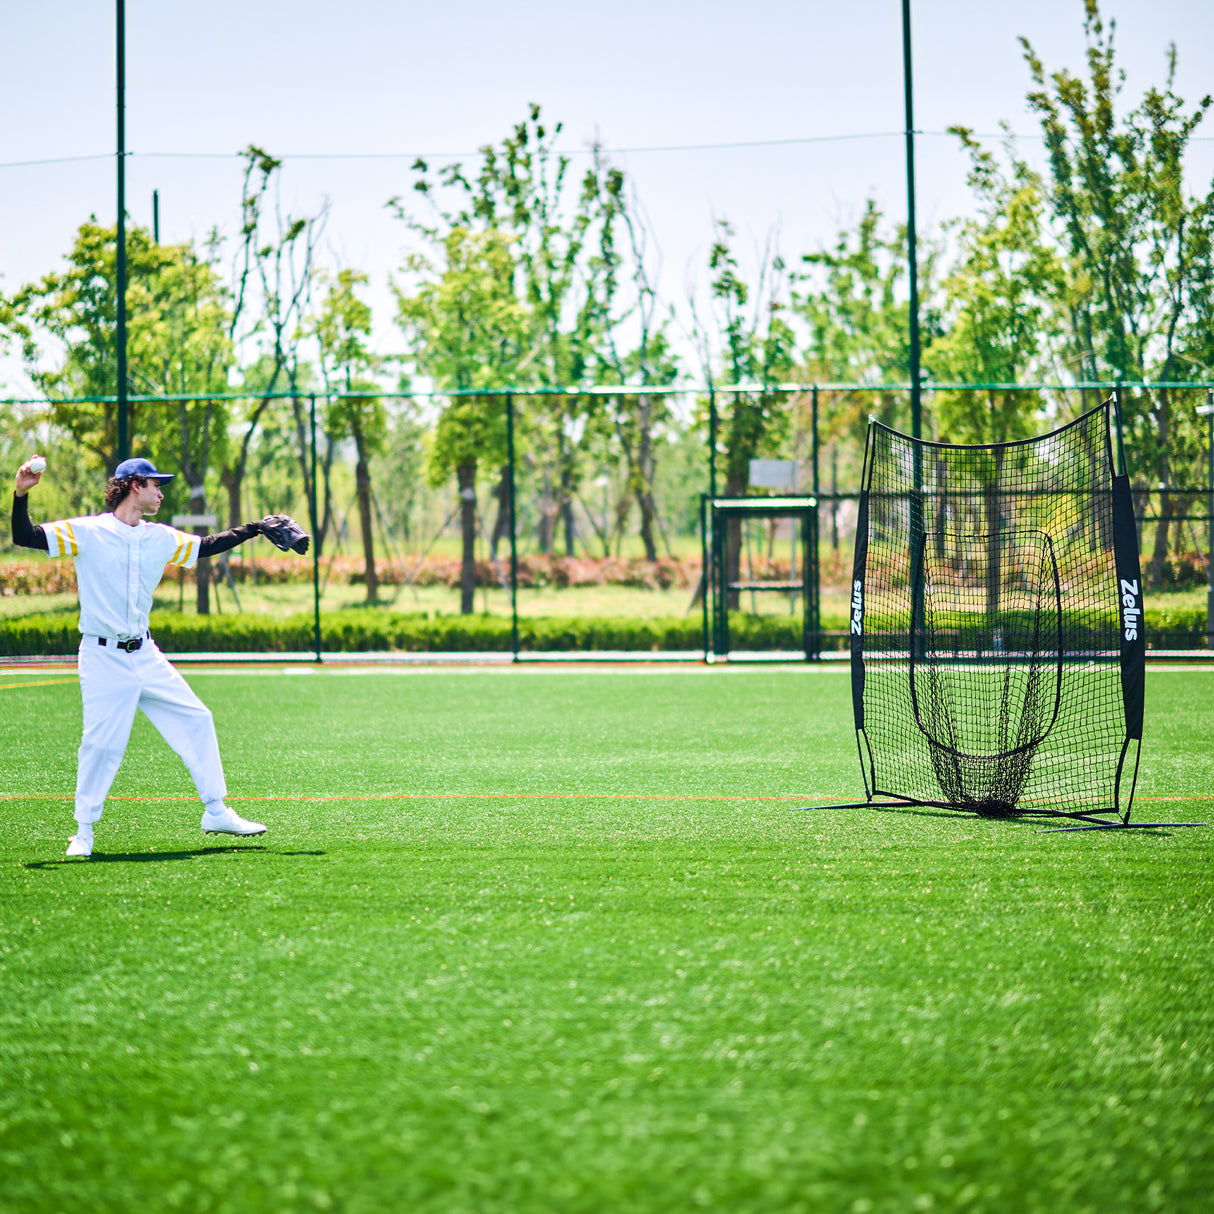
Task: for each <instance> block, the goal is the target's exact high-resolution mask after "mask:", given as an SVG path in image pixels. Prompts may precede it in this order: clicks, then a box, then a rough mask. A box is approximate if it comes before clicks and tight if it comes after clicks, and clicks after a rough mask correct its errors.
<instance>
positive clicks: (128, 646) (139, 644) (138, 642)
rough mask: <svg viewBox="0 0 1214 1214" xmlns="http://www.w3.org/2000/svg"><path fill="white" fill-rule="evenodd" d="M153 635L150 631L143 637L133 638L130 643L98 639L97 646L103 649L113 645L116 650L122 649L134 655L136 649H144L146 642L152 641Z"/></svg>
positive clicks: (105, 638)
mask: <svg viewBox="0 0 1214 1214" xmlns="http://www.w3.org/2000/svg"><path fill="white" fill-rule="evenodd" d="M151 639H152V634H151V632H150V631H148V632H145V633H144V634H143V636H141V637H132V638H131V639H130V640H129V641H117V640H114V638H113V637H98V638H97V644H98V645H100V646H101V647H102V648H103V649H104V648H105V647H106V646H107V645H113V646H114V648H115V649H121V650H123V651H124V652H125V653H134V652H135V650H136V649H142V648H143V642H144V641H150V640H151Z"/></svg>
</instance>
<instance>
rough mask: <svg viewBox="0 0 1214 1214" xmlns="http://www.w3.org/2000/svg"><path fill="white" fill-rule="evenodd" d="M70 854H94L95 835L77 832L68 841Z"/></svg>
mask: <svg viewBox="0 0 1214 1214" xmlns="http://www.w3.org/2000/svg"><path fill="white" fill-rule="evenodd" d="M67 854H68V855H69V856H85V857H88V856H91V855H92V854H93V836H92V835H91V834H88V835H84V834H75V835H73V836H72V837H71V838H70V839H69V840H68V841H67Z"/></svg>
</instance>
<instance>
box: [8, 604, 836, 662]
mask: <svg viewBox="0 0 1214 1214" xmlns="http://www.w3.org/2000/svg"><path fill="white" fill-rule="evenodd" d="M832 626H833V627H834V629H835V630H837V631H839V632H840V633H841V632H842V630H843V626H844V625H843V621H841V620H839V621H834V622H833V624H832V622H829V621H828V627H832ZM313 629H314V624H313V617H312V615H311V614H310V613H301V614H298V615H290V616H285V617H274V616H261V615H213V616H210V617H205V618H202V617H199V616H196V615H183V614H178V613H176V612H158V613H157V614H156V615H155V616H153V618H152V632H153V635H154V636H155V637H156V640H157V643H158V644H159V645H160V647H161V648H162V649H163V650H164V651H165V652H166V653H298V652H301V651H302V652H308V651H311V650H312V649H313V648H314V646H315V633H314V631H313ZM731 635H732V637H733V639H734V641H735V643H737V644H738V646H739V647H742V648H756V649H788V650H797V649H800V647H801V634H800V621H799V619H797V618H795V617H785V616H770V617H746V616H743V617H740V618H739V620H738V621H737V623H736V626H735V627H733V629H732V633H731ZM320 636H321V648H322V649H323V650H325V651H327V652H331V653H369V652H400V653H501V652H508V651H509V649H510V621H509V619H505V618H503V617H501V616H480V615H470V616H437V617H433V618H431V617H428V616H426V615H424V614H420V613H419V614H400V613H392V612H376V611H344V612H332V613H326V614H322V615H321V621H320ZM79 640H80V637H79V633H78V632H77V630H76V618H75V616H74V615H70V616H69V615H53V616H51V615H40V616H27V617H25V618H23V619H17V620H6V621H2V622H0V654H3V655H6V656H36V655H44V654H45V655H52V654H71V653H74V652H75V651H76V648H77V646H78V644H79ZM841 640H842V638H840V644H841ZM519 645H520V648H521V649H523V650H526V651H529V652H566V653H569V652H578V651H586V652H595V651H603V650H622V651H626V652H657V651H661V650H688V651H690V650H697V649H700V648H701V647H702V646H703V632H702V627H701V620H700V616H699V614H698V613H697V614H695V615H692V616H688V617H686V618H668V619H652V620H633V619H617V618H592V617H571V618H560V617H547V618H526V619H521V620H520V621H519Z"/></svg>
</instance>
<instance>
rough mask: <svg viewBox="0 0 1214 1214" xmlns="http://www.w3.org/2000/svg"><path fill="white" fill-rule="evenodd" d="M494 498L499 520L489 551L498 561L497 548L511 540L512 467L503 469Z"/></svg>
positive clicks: (490, 540) (496, 522)
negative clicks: (508, 539) (505, 540)
mask: <svg viewBox="0 0 1214 1214" xmlns="http://www.w3.org/2000/svg"><path fill="white" fill-rule="evenodd" d="M493 496H494V497H495V498H497V518H496V519H495V520H494V523H493V534H492V535H491V536H490V537H489V551H490V552H491V553H492V555H493V558H494V559H495V560H496V559H497V548H498V545H499V544H500V543H501V542H502V540H504V539H507V538H509V535H510V465H509V464H506V465H505V466H504V467H503V468H502V473H501V477H500V478H499V479H498V482H497V488H496V489H494V490H493Z"/></svg>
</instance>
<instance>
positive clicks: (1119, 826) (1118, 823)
mask: <svg viewBox="0 0 1214 1214" xmlns="http://www.w3.org/2000/svg"><path fill="white" fill-rule="evenodd" d="M876 795H877V796H879V797H892V798H894V799H893V800H889V801H877V800H871V799H870V800H868V801H847V802H842V803H840V804H837V805H797V806H795V807H794V812H797V813H799V812H803V811H806V810H811V809H947V810H951V811H952V812H953V813H956V814H962V815H967V816H969V817H973V818H980V817H982V816H983V815H981V814H976V813H974V812H973V811H972V810H969V809H966V808H965V807H964V806H962V805H954V804H953V803H952V802H950V801H923V800H919V799H918V798H913V797H900V796H898V794H897V793H887V792H878V793H877V794H876ZM1116 813H1117V810H1115V809H1112V808H1109V809H1089V810H1067V809H1035V808H1032V807H1028V808H1024V809H1017V810H1016V812H1015V813H1012V814H1006V815H1000V817H998V818H996V817H994V816H992V817H990V818H989V819H987V820H988V821H1000V820H1002V821H1014V820H1015V819H1017V818H1024V817H1029V816H1032V815H1035V816H1037V817H1045V818H1067V819H1070V820H1072V821H1075V822H1078V823H1081V825H1076V826H1051V827H1046V828H1044V829H1042V830H1040V831H1038V832H1037V833H1038V834H1043V835H1046V834H1056V833H1058V832H1059V831H1067V830H1161V829H1164V828H1166V827H1169V826H1205V825H1206V823H1205V822H1128V821H1125V820H1124V819H1122V818H1121V817H1120V816H1118V817H1117V818H1116V819H1115V820H1114V821H1111V822H1110V821H1109V820H1108V819H1107V818H1102V817H1100V816H1099V815H1100V814H1116Z"/></svg>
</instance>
